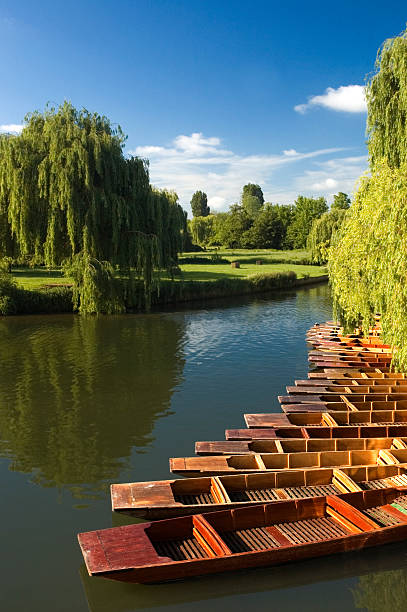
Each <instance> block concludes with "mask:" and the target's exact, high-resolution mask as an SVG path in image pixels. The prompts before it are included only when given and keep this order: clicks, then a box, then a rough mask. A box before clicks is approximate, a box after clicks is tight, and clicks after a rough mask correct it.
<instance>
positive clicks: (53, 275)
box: [12, 268, 72, 289]
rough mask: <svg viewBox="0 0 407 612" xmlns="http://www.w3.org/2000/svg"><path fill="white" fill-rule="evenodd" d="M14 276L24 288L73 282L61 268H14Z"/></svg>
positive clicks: (38, 287) (37, 287)
mask: <svg viewBox="0 0 407 612" xmlns="http://www.w3.org/2000/svg"><path fill="white" fill-rule="evenodd" d="M12 273H13V276H14V278H15V280H16V281H17V283H18V285H19V286H20V287H23V288H24V289H40V288H41V287H44V286H45V285H66V284H69V283H71V282H72V280H71V279H69V278H66V276H64V275H63V274H62V272H61V270H59V269H53V270H47V269H46V268H13V271H12Z"/></svg>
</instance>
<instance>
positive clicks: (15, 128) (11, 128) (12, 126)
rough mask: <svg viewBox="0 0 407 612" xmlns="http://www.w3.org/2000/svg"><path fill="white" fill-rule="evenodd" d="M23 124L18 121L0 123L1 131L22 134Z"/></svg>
mask: <svg viewBox="0 0 407 612" xmlns="http://www.w3.org/2000/svg"><path fill="white" fill-rule="evenodd" d="M23 127H24V126H23V125H20V124H18V123H8V124H7V123H5V124H3V125H0V132H2V133H12V134H20V133H21V131H22V129H23Z"/></svg>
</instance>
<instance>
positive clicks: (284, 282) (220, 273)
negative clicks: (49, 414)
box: [0, 250, 326, 314]
mask: <svg viewBox="0 0 407 612" xmlns="http://www.w3.org/2000/svg"><path fill="white" fill-rule="evenodd" d="M232 261H238V262H239V263H240V267H239V268H234V267H232V266H231V262H232ZM259 261H261V262H262V263H261V264H259V263H256V262H259ZM307 261H308V254H307V252H306V251H247V250H246V251H243V250H239V251H231V250H228V251H216V253H214V252H204V253H185V254H183V255H182V256H181V257H180V273H179V274H177V275H176V276H174V278H173V279H171V278H169V277H165V276H164V277H163V278H162V281H161V283H160V286H159V288H158V289H156V290H155V291H154V292H153V295H152V305H153V306H154V307H159V306H160V305H167V304H177V303H181V302H190V301H195V300H206V299H211V298H220V297H222V298H223V297H228V296H234V295H236V296H237V295H248V294H252V293H253V294H254V293H265V292H268V291H274V290H278V289H283V288H290V287H295V286H296V285H298V284H300V283H301V279H307V278H309V279H312V278H315V279H317V277H321V276H324V275H325V274H326V269H325V268H323V267H320V266H314V265H309V264H307V263H306V262H307ZM295 262H298V263H295ZM299 262H301V263H299ZM12 274H13V277H14V279H15V280H16V282H17V285H18V289H17V291H16V292H15V293H14V295H13V296H12V299H11V300H8V301H7V300H6V302H4V306H3V307H2V306H1V303H0V312H1V311H3V314H30V313H32V314H35V313H40V312H43V313H57V312H71V311H72V290H71V288H70V286H69V285H70V283H71V282H72V281H71V279H69V278H66V277H64V276H63V275H62V272H61V270H59V269H54V270H48V269H45V268H36V269H29V268H20V269H14V270H13V272H12ZM142 293H143V292H142V288H141V286H140V292H139V297H137V298H132V299H130V298H128V299H127V300H126V302H127V307H128V309H129V310H139V309H143V308H144V304H143V302H144V299H143V297H142ZM0 301H1V298H0Z"/></svg>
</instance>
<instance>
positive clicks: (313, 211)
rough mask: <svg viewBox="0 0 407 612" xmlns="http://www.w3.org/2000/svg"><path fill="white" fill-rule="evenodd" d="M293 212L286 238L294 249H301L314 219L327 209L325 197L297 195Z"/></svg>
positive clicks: (304, 244) (305, 242)
mask: <svg viewBox="0 0 407 612" xmlns="http://www.w3.org/2000/svg"><path fill="white" fill-rule="evenodd" d="M294 206H295V208H294V214H293V220H292V223H291V225H290V226H289V228H288V230H287V240H288V241H289V242H290V243H291V244H292V247H293V248H294V249H303V248H305V246H306V244H307V238H308V234H309V233H310V230H311V226H312V223H313V221H314V219H318V217H320V216H321V215H323V214H324V212H326V211H327V210H328V206H327V203H326V200H325V198H323V197H321V198H307V197H305V196H302V195H300V196H298V198H297V199H296V201H295V203H294Z"/></svg>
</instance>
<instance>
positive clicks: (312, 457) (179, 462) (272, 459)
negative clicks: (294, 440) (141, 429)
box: [170, 449, 407, 478]
mask: <svg viewBox="0 0 407 612" xmlns="http://www.w3.org/2000/svg"><path fill="white" fill-rule="evenodd" d="M388 452H390V451H389V450H387V449H375V450H341V451H321V452H304V453H298V452H297V453H256V454H243V455H210V456H203V457H171V458H170V471H171V472H172V473H174V474H181V475H183V476H187V477H188V478H196V477H197V476H208V475H211V476H221V475H223V474H253V473H258V472H267V471H280V470H298V469H301V468H323V467H352V466H359V465H375V464H381V463H383V462H384V461H383V462H382V459H381V453H388ZM394 452H397V453H403V451H402V450H401V451H399V450H397V451H394ZM405 460H406V463H407V449H406V451H405ZM387 462H388V461H387V459H386V463H387ZM400 463H401V462H400Z"/></svg>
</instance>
